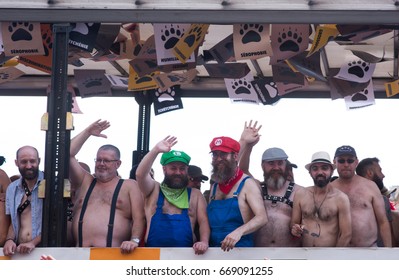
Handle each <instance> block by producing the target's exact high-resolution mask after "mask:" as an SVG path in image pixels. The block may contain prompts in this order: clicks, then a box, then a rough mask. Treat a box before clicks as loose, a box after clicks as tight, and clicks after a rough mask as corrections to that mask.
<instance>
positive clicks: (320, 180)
mask: <svg viewBox="0 0 399 280" xmlns="http://www.w3.org/2000/svg"><path fill="white" fill-rule="evenodd" d="M330 180H331V176H330V177H328V178H327V177H325V176H323V175H318V176H316V178H313V182H314V184H315V186H317V187H319V188H324V187H325V186H327V185H328V183H329V182H330Z"/></svg>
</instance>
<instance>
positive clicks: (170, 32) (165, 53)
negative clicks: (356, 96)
mask: <svg viewBox="0 0 399 280" xmlns="http://www.w3.org/2000/svg"><path fill="white" fill-rule="evenodd" d="M189 28H190V24H174V23H168V24H158V23H156V24H154V37H155V45H156V54H157V62H158V65H167V64H180V63H181V62H180V60H179V59H178V58H177V57H176V56H175V55H174V53H173V48H174V47H175V45H176V43H177V42H178V41H179V40H180V38H181V37H183V35H184V33H185V32H186V31H188V30H189ZM194 61H195V57H194V53H192V54H191V55H190V56H189V58H188V59H187V60H186V61H185V62H194Z"/></svg>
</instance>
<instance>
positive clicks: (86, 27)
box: [71, 22, 94, 35]
mask: <svg viewBox="0 0 399 280" xmlns="http://www.w3.org/2000/svg"><path fill="white" fill-rule="evenodd" d="M93 25H94V23H82V22H78V23H76V25H75V27H74V29H72V31H71V32H77V33H80V34H82V35H87V34H89V31H90V27H92V26H93Z"/></svg>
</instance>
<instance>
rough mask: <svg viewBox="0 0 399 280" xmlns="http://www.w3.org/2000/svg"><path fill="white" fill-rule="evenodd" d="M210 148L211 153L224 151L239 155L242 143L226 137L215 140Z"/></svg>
mask: <svg viewBox="0 0 399 280" xmlns="http://www.w3.org/2000/svg"><path fill="white" fill-rule="evenodd" d="M209 147H210V148H211V152H213V151H222V152H225V153H231V152H234V153H238V152H239V151H240V143H238V142H237V141H236V140H234V139H232V138H230V137H226V136H220V137H215V138H213V140H212V142H211V143H210V144H209Z"/></svg>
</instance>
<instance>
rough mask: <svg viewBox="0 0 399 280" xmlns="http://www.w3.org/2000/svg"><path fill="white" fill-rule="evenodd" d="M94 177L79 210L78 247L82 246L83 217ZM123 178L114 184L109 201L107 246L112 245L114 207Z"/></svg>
mask: <svg viewBox="0 0 399 280" xmlns="http://www.w3.org/2000/svg"><path fill="white" fill-rule="evenodd" d="M96 182H97V180H96V178H94V180H93V181H92V182H91V184H90V187H89V189H88V190H87V193H86V196H85V199H84V201H83V205H82V210H81V211H80V217H79V223H78V239H79V247H82V243H83V217H84V215H85V212H86V209H87V203H88V202H89V198H90V195H91V193H92V191H93V189H94V186H95V185H96ZM122 183H123V179H120V180H119V182H118V184H117V185H116V188H115V191H114V195H113V197H112V203H111V212H110V215H109V222H108V233H107V247H111V246H112V234H113V229H114V219H115V209H116V202H117V199H118V194H119V191H120V189H121V187H122Z"/></svg>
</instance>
